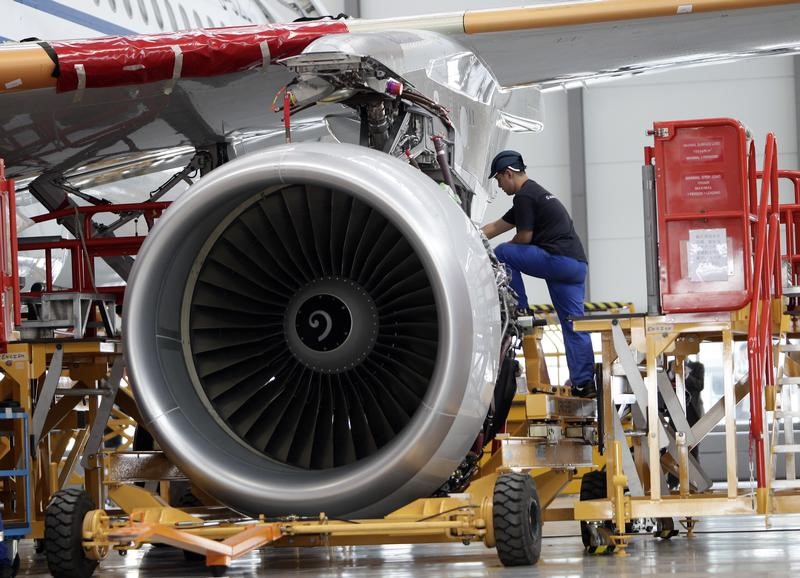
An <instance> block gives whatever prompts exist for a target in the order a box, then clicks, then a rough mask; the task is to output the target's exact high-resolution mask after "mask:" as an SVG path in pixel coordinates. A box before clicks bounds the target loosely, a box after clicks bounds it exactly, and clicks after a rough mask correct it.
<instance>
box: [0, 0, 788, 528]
mask: <svg viewBox="0 0 800 578" xmlns="http://www.w3.org/2000/svg"><path fill="white" fill-rule="evenodd" d="M799 20H800V2H790V1H787V0H739V1H724V0H699V1H696V2H693V3H691V4H679V3H677V2H673V1H667V0H652V1H650V2H646V3H641V2H633V1H629V0H599V1H584V2H580V1H579V2H565V3H556V4H548V5H540V6H524V7H523V6H521V7H517V8H508V9H491V10H475V11H462V12H457V13H444V14H435V15H430V16H419V17H405V18H390V19H383V20H358V19H330V18H327V19H319V20H315V21H306V22H299V23H292V24H268V25H260V26H248V27H233V28H215V29H196V30H191V31H187V32H171V33H163V34H150V35H144V36H136V35H132V36H128V35H123V36H114V37H109V38H97V39H91V40H85V41H70V42H39V43H36V42H33V43H19V44H17V43H7V44H5V45H3V46H0V87H3V88H2V90H0V111H2V115H0V118H2V119H3V120H2V125H3V131H2V133H1V134H2V136H0V157H2V158H4V159H5V163H6V167H7V173H8V175H9V176H11V177H14V178H16V179H17V181H19V182H24V183H25V184H26V186H27V190H28V191H30V192H31V194H32V195H34V196H35V197H36V198H37V199H38V200H39V201H41V202H42V203H43V204H44V205H45V206H47V207H48V208H49V209H50V210H55V209H59V208H64V207H66V208H68V209H69V210H72V209H74V208H75V207H78V206H79V205H81V204H83V205H86V204H87V203H90V204H97V205H98V206H99V204H101V202H102V201H98V200H97V199H92V198H90V196H88V195H86V194H85V193H83V192H82V191H81V188H85V187H89V186H95V185H97V186H103V185H104V184H105V181H106V180H107V179H108V178H112V177H109V175H113V178H119V177H120V176H124V177H125V178H126V179H129V183H130V182H133V179H135V178H138V177H140V176H141V175H145V174H148V173H153V172H156V171H159V170H161V169H162V168H163V167H165V166H166V167H183V168H184V169H185V170H184V172H183V173H181V174H182V176H181V177H180V179H178V180H181V179H183V178H191V177H190V176H189V175H193V174H195V173H197V174H198V175H199V179H195V180H194V181H193V184H192V185H191V186H190V187H189V188H188V190H187V191H186V192H184V193H182V194H181V195H180V196H178V198H177V199H176V200H175V201H174V202H173V203H172V204H171V205H170V206H169V208H167V209H166V210H164V211H163V216H161V217H160V218H158V219H157V220H153V219H152V218H150V219H145V218H144V217H145V215H146V214H147V210H154V209H152V208H150V209H147V210H145V209H141V210H139V211H138V212H136V211H135V210H134V209H130V208H129V210H128V212H129V213H130V214H129V215H127V216H125V217H119V219H118V221H112V222H111V223H104V224H103V226H102V227H101V226H98V225H95V233H96V234H97V235H98V240H100V241H107V240H109V239H111V238H112V237H111V236H110V235H111V234H113V232H114V231H115V230H116V229H117V227H116V223H117V222H120V223H121V222H122V221H123V220H124V221H125V224H130V221H131V214H133V213H135V214H136V215H138V216H141V217H142V220H143V221H145V222H144V223H142V224H140V225H139V227H140V230H143V229H146V230H148V235H147V238H146V240H145V241H144V243H143V244H142V246H141V249H140V250H139V251H138V254H137V256H136V259H135V263H132V262H131V259H130V258H129V257H126V256H124V255H121V256H115V257H108V262H109V264H110V265H111V266H112V268H114V270H115V271H116V272H117V273H118V274H119V276H120V277H121V278H122V279H123V280H125V282H126V287H125V289H124V311H123V318H124V332H123V342H124V346H125V352H126V362H127V364H128V371H129V375H130V377H131V379H132V380H133V383H134V385H135V388H136V397H137V403H138V404H139V407H140V410H141V412H142V414H143V416H144V418H145V422H144V423H143V424H142V425H143V426H146V427H147V428H148V429H149V430H151V431H152V433H153V435H154V436H155V437H156V439H157V440H158V442H159V443H160V445H161V447H162V448H163V449H164V451H165V452H166V453H167V455H168V456H169V457H170V458H171V459H172V460H173V461H174V462H175V463H176V464H178V465H179V466H180V467H181V468H182V469H183V470H184V471H185V473H186V474H187V475H188V476H189V478H190V479H191V480H192V482H193V483H194V484H196V485H197V486H198V487H200V488H202V489H203V490H204V491H205V492H207V493H208V494H210V495H212V496H214V497H215V498H216V499H219V500H220V501H221V502H222V503H224V504H226V505H228V506H230V507H231V508H233V509H234V510H237V511H239V512H244V513H246V514H249V515H254V516H255V515H259V514H266V515H281V514H285V513H286V512H291V513H299V514H308V515H316V514H318V513H319V512H320V511H325V512H327V513H329V514H330V515H334V516H348V517H360V516H380V515H383V514H385V513H387V512H389V511H391V510H392V509H393V508H396V507H398V506H400V505H403V504H405V503H408V502H409V501H410V500H413V499H415V498H417V497H420V496H427V495H430V494H431V493H432V492H433V491H435V490H436V489H437V488H440V487H442V485H443V484H445V483H447V482H448V481H449V480H450V479H451V477H452V476H453V472H456V471H459V469H460V468H462V467H463V468H466V469H467V470H469V468H470V467H471V466H472V465H474V464H469V463H467V464H466V465H465V463H464V460H465V456H466V455H467V454H468V450H469V449H470V447H471V446H472V445H473V443H474V442H475V440H476V437H479V435H478V434H479V433H480V432H484V433H487V434H490V431H491V429H492V428H491V426H490V424H489V423H488V422H491V420H488V421H487V414H489V412H490V406H492V405H493V404H492V400H493V395H494V391H495V383H496V380H497V376H498V374H499V373H500V372H501V371H500V370H501V367H502V366H503V364H507V363H509V359H510V358H509V356H508V351H509V349H510V344H511V342H512V341H513V338H514V335H515V322H514V316H513V313H512V311H513V309H514V303H515V301H514V296H513V294H512V292H511V291H510V289H509V287H508V279H507V278H506V275H505V273H504V270H503V268H502V267H501V266H499V264H498V263H497V261H496V260H495V259H494V258H493V255H492V252H491V250H490V249H489V248H488V246H487V245H486V243H485V240H484V239H482V238H481V236H480V233H479V232H478V230H477V228H476V223H479V222H480V221H481V219H482V216H483V214H484V211H485V208H486V205H487V202H488V200H489V198H490V197H491V195H492V192H491V190H490V184H489V179H488V176H489V174H488V167H489V160H490V159H491V157H492V155H493V154H494V153H495V152H496V151H497V150H499V149H501V148H503V145H504V144H505V142H506V139H507V137H508V135H509V134H510V133H511V132H527V133H532V132H538V131H540V130H542V129H543V128H544V119H543V117H542V115H541V110H540V106H539V103H540V96H541V91H542V90H547V89H550V88H558V87H561V86H564V85H568V84H570V83H575V82H578V83H579V82H583V81H585V80H588V79H598V78H615V77H622V76H628V75H632V74H639V73H644V72H648V71H652V70H659V69H664V68H668V67H671V66H674V65H676V64H695V63H706V62H719V61H728V60H731V59H738V58H751V57H758V56H767V55H775V54H791V53H794V52H795V51H796V50H797V49H798V47H800V27H798V23H799ZM54 71H55V73H54ZM165 184H170V183H165ZM172 184H174V183H172ZM168 188H169V187H167V189H168ZM164 193H166V190H163V189H161V188H160V189H159V190H157V191H154V192H153V193H150V191H149V190H142V191H141V192H140V196H139V197H138V200H139V201H140V202H153V201H159V200H161V199H163V198H165V197H164V196H163V194H164ZM75 210H76V212H77V209H75ZM75 230H76V231H77V230H78V228H77V227H76V229H75ZM104 235H105V236H104ZM82 240H83V241H86V242H87V243H88V242H89V241H92V242H93V241H94V239H82ZM493 417H494V418H496V419H501V418H502V415H496V416H493ZM485 440H486V438H484V441H485Z"/></svg>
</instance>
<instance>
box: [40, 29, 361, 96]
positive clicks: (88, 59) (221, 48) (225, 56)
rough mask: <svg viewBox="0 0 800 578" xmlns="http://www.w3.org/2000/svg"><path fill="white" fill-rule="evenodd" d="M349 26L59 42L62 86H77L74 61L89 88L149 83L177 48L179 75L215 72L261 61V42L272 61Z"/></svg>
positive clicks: (169, 66)
mask: <svg viewBox="0 0 800 578" xmlns="http://www.w3.org/2000/svg"><path fill="white" fill-rule="evenodd" d="M345 32H348V30H347V25H346V24H345V23H344V22H341V21H329V20H325V21H319V22H303V23H296V24H272V25H264V26H242V27H237V28H212V29H204V30H188V31H186V32H179V33H174V34H153V35H141V36H110V37H106V38H97V39H91V40H78V41H75V42H54V43H52V44H51V45H52V47H53V49H54V50H55V51H56V54H58V62H59V65H60V68H61V75H60V76H59V77H58V81H57V83H56V87H57V89H58V90H59V92H61V91H68V90H75V89H76V88H78V74H77V72H76V70H75V66H76V65H78V64H80V65H83V68H84V71H85V73H86V88H94V87H108V86H121V85H127V84H144V83H147V82H156V81H159V80H167V79H170V78H172V76H173V71H174V69H175V50H174V48H173V47H179V48H180V52H181V53H182V55H183V65H182V67H181V72H180V77H181V78H186V77H199V76H216V75H220V74H227V73H230V72H237V71H241V70H247V69H250V68H256V67H258V66H261V64H262V62H263V56H262V51H261V43H262V42H265V41H266V42H267V44H268V46H269V54H270V59H271V61H273V62H274V61H275V60H277V59H280V58H285V57H287V56H294V55H297V54H299V53H300V52H301V51H302V50H303V49H304V48H305V47H306V46H308V45H309V44H310V43H311V42H312V41H313V40H315V39H317V38H319V37H320V36H325V35H327V34H341V33H345Z"/></svg>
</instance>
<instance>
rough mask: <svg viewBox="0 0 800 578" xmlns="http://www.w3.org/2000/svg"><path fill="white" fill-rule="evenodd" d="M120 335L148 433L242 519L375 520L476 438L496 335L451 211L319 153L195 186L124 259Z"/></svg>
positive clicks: (412, 495)
mask: <svg viewBox="0 0 800 578" xmlns="http://www.w3.org/2000/svg"><path fill="white" fill-rule="evenodd" d="M124 319H125V322H124V325H125V327H124V342H125V355H126V359H127V363H128V368H129V374H130V376H131V377H132V380H133V383H134V387H135V394H136V399H137V402H138V404H139V407H140V409H141V412H142V414H143V416H144V417H145V422H146V423H145V425H146V427H147V428H148V430H150V432H151V433H152V434H153V435H154V437H155V438H156V440H157V441H158V442H159V444H160V445H161V447H162V448H163V450H164V451H165V452H166V453H167V455H168V456H169V457H170V459H171V460H173V461H174V462H175V463H176V464H178V465H179V466H180V467H181V468H182V469H183V471H184V472H185V473H186V474H187V475H188V476H189V478H190V479H191V481H192V482H193V483H194V484H196V485H197V486H199V487H200V488H201V489H203V490H204V491H206V492H208V493H209V494H210V495H212V496H214V497H215V498H217V499H218V500H220V501H221V502H222V503H224V504H226V505H228V506H230V507H231V508H233V509H235V510H237V511H239V512H242V513H245V514H248V515H258V514H266V515H288V514H301V515H316V514H318V513H319V512H323V511H324V512H326V513H328V514H330V515H335V516H360V517H364V516H381V515H384V514H386V513H388V512H390V511H392V510H393V509H395V508H397V507H399V506H401V505H404V504H406V503H408V502H410V501H411V500H413V499H416V498H418V497H424V496H429V495H430V494H431V493H432V492H433V491H435V490H436V489H437V488H438V487H439V486H441V484H442V483H443V482H445V481H446V480H447V479H448V477H449V476H450V475H451V473H452V472H453V471H454V470H455V469H456V468H457V467H458V466H459V464H460V463H461V461H462V460H463V459H464V456H465V455H466V453H467V451H468V450H469V448H470V447H471V446H472V444H473V442H474V441H475V439H476V435H477V434H478V432H480V431H481V428H482V426H483V424H484V420H485V418H486V415H487V411H488V409H489V405H490V403H491V399H492V393H493V387H494V383H495V378H496V376H497V371H498V364H499V356H500V349H501V338H502V335H501V332H502V328H501V314H500V302H499V299H498V289H497V283H496V279H495V272H494V269H493V266H492V263H491V261H490V258H489V256H488V253H487V250H486V248H485V246H484V244H483V241H482V239H481V236H480V234H479V233H478V231H477V230H476V228H475V226H474V225H473V224H472V223H471V222H470V220H469V219H468V217H467V216H466V215H465V214H464V212H463V211H462V210H461V208H460V207H459V205H458V202H457V201H455V200H454V198H453V197H452V196H451V195H450V194H449V193H448V192H447V190H446V189H443V188H442V187H440V186H439V185H438V184H437V183H436V182H434V181H433V180H431V179H430V178H428V177H427V176H425V175H424V174H423V173H422V172H420V171H419V170H417V169H415V168H413V167H411V166H409V165H408V164H406V163H404V162H403V161H401V160H398V159H395V158H393V157H391V156H389V155H387V154H384V153H380V152H376V151H374V150H371V149H368V148H366V147H358V146H353V145H345V144H331V143H328V144H323V143H301V144H287V145H282V146H279V147H274V148H270V149H266V150H263V151H260V152H257V153H252V154H249V155H245V156H243V157H241V158H239V159H236V160H234V161H232V162H230V163H227V164H225V165H223V166H222V167H220V168H218V169H216V170H215V171H213V172H211V173H210V174H209V175H207V176H205V177H204V178H203V179H201V180H200V181H199V182H198V183H196V184H195V185H193V186H192V187H191V188H190V189H189V190H188V191H187V192H186V193H185V194H184V195H183V196H182V197H181V198H180V199H179V200H178V201H177V202H175V203H174V204H173V205H172V206H171V207H170V209H169V210H168V211H167V213H166V214H165V215H164V217H162V219H161V220H160V221H159V223H158V224H157V226H156V227H155V228H154V230H153V231H152V233H151V234H150V235H149V237H148V239H147V240H146V242H145V243H144V246H143V247H142V249H141V251H140V253H139V255H138V257H137V258H136V263H135V267H134V270H133V273H132V276H131V278H130V281H129V286H128V289H127V293H126V301H125V312H124Z"/></svg>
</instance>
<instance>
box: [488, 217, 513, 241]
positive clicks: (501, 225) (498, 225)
mask: <svg viewBox="0 0 800 578" xmlns="http://www.w3.org/2000/svg"><path fill="white" fill-rule="evenodd" d="M513 228H514V225H512V224H511V223H508V222H506V221H504V220H503V219H497V220H496V221H494V222H492V223H487V224H486V225H484V226H483V227H481V231H483V234H484V235H486V237H487V238H489V239H492V238H494V237H497V235H502V234H503V233H505V232H506V231H510V230H511V229H513Z"/></svg>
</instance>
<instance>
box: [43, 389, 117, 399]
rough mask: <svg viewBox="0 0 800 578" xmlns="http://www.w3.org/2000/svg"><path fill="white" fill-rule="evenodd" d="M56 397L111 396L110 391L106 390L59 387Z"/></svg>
mask: <svg viewBox="0 0 800 578" xmlns="http://www.w3.org/2000/svg"><path fill="white" fill-rule="evenodd" d="M56 395H64V396H67V397H83V396H86V395H98V396H99V395H111V391H110V390H108V389H103V388H101V389H89V388H79V387H71V388H69V387H67V388H61V387H59V388H58V389H56Z"/></svg>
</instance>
